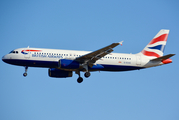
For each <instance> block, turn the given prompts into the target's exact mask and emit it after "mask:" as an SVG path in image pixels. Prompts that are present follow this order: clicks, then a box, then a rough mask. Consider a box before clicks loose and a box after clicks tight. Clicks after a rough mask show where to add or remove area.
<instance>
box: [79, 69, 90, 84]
mask: <svg viewBox="0 0 179 120" xmlns="http://www.w3.org/2000/svg"><path fill="white" fill-rule="evenodd" d="M76 74H78V75H79V77H78V79H77V82H78V83H82V82H83V78H82V77H81V76H80V71H76ZM90 75H91V74H90V72H86V73H85V74H84V76H85V77H86V78H88V77H89V76H90Z"/></svg>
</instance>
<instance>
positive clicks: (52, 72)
mask: <svg viewBox="0 0 179 120" xmlns="http://www.w3.org/2000/svg"><path fill="white" fill-rule="evenodd" d="M48 75H49V76H50V77H56V78H66V77H72V75H73V73H72V71H64V70H59V69H56V68H49V69H48Z"/></svg>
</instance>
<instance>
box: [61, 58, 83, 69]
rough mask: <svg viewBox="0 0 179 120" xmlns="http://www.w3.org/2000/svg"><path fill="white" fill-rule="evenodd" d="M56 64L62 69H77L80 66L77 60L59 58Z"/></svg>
mask: <svg viewBox="0 0 179 120" xmlns="http://www.w3.org/2000/svg"><path fill="white" fill-rule="evenodd" d="M58 65H59V68H63V69H78V68H79V67H80V63H79V62H77V61H74V60H69V59H60V60H59V62H58Z"/></svg>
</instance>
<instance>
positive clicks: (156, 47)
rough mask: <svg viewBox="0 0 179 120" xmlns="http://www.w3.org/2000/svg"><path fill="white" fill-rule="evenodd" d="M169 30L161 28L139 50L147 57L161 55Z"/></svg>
mask: <svg viewBox="0 0 179 120" xmlns="http://www.w3.org/2000/svg"><path fill="white" fill-rule="evenodd" d="M168 34H169V30H165V29H162V30H160V31H159V32H158V33H157V35H155V37H154V38H153V39H152V40H151V41H150V42H149V44H148V45H147V46H146V47H145V48H144V49H143V50H142V51H141V52H140V53H142V55H144V56H148V57H157V58H158V57H161V56H163V52H164V48H165V45H166V43H167V38H168Z"/></svg>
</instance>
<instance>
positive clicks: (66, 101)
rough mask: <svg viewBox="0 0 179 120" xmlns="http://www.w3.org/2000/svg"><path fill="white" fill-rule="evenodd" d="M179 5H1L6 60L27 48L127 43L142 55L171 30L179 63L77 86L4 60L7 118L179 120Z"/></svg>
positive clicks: (0, 98) (113, 0)
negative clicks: (158, 36) (159, 34)
mask: <svg viewBox="0 0 179 120" xmlns="http://www.w3.org/2000/svg"><path fill="white" fill-rule="evenodd" d="M178 6H179V2H178V1H176V0H170V1H169V0H149V1H143V0H134V1H129V0H123V1H119V0H98V1H97V0H87V1H86V0H85V1H82V0H68V1H67V0H59V1H58V0H49V1H47V0H30V1H24V0H1V1H0V41H1V44H0V50H1V52H0V56H1V57H2V56H3V55H5V54H7V53H8V52H10V51H11V50H13V49H16V48H21V47H27V46H30V47H38V48H55V49H70V50H88V51H89V50H90V51H94V50H97V49H99V48H102V47H104V46H107V45H109V44H111V43H113V42H119V41H122V40H123V41H124V43H123V46H118V47H116V48H115V49H114V52H117V53H138V52H140V51H141V50H142V49H143V48H144V47H145V46H146V44H148V43H149V41H150V40H151V39H152V38H153V37H154V36H155V35H156V34H157V32H158V31H159V30H160V29H170V34H169V37H168V42H167V46H166V48H165V55H166V54H170V53H175V54H176V56H174V57H172V59H173V63H172V64H168V65H164V66H159V67H154V68H149V69H143V70H139V71H138V70H136V71H129V72H100V73H99V72H93V73H92V75H91V77H89V78H87V79H84V81H83V83H82V84H78V83H77V82H76V79H77V78H78V75H76V74H74V75H73V77H72V78H66V79H54V78H50V77H48V74H47V73H48V72H47V71H48V69H46V68H29V69H28V76H27V77H26V78H24V77H23V75H22V74H23V73H24V67H20V66H13V65H9V64H5V63H4V62H2V61H1V62H0V67H1V72H0V119H1V120H178V119H179V77H178V73H179V72H178V70H179V64H178V60H179V57H178V55H179V54H178V53H179V47H178V45H179V40H178V37H179V23H178V22H179V8H178Z"/></svg>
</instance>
